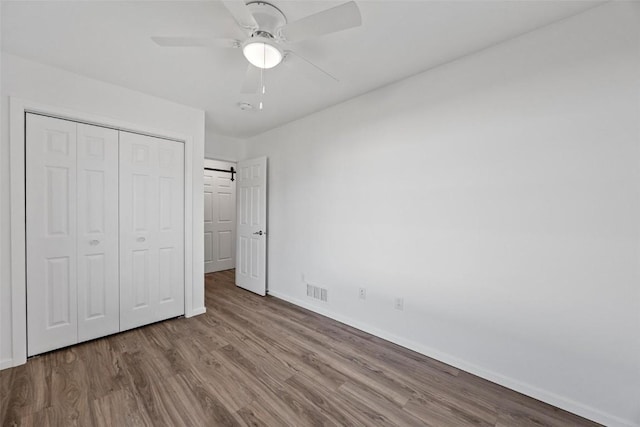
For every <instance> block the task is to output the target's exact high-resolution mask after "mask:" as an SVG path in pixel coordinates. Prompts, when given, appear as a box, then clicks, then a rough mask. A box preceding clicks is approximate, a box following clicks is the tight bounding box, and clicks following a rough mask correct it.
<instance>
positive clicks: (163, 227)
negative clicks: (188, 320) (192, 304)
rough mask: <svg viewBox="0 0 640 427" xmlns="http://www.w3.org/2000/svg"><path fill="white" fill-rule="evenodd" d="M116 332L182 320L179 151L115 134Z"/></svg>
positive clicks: (162, 142) (181, 165)
mask: <svg viewBox="0 0 640 427" xmlns="http://www.w3.org/2000/svg"><path fill="white" fill-rule="evenodd" d="M120 218H121V220H120V221H121V222H120V269H121V270H120V328H121V330H126V329H131V328H134V327H137V326H141V325H144V324H148V323H152V322H156V321H158V320H162V319H166V318H170V317H175V316H179V315H181V314H184V243H183V242H184V146H183V144H181V143H178V142H172V141H166V140H163V139H160V138H153V137H149V136H143V135H137V134H131V133H127V132H121V133H120Z"/></svg>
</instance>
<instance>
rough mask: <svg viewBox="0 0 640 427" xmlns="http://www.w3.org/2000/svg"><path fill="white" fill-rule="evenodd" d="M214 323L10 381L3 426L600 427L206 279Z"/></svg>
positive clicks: (220, 276) (0, 399)
mask: <svg viewBox="0 0 640 427" xmlns="http://www.w3.org/2000/svg"><path fill="white" fill-rule="evenodd" d="M206 305H207V313H206V314H205V315H201V316H197V317H194V318H191V319H173V320H169V321H165V322H161V323H157V324H154V325H150V326H147V327H143V328H139V329H136V330H133V331H129V332H125V333H122V334H118V335H113V336H111V337H107V338H103V339H99V340H95V341H91V342H89V343H85V344H80V345H77V346H74V347H69V348H66V349H62V350H59V351H55V352H51V353H48V354H45V355H43V356H40V357H36V358H33V359H31V360H29V361H28V362H27V364H26V365H24V366H20V367H17V368H13V369H8V370H4V371H0V392H1V395H0V403H1V407H0V424H1V425H2V426H12V425H32V426H70V425H82V426H94V425H95V426H137V425H147V426H162V425H170V426H182V425H185V426H215V425H270V426H285V425H291V426H306V425H339V426H346V425H401V426H417V425H431V426H463V425H481V426H501V427H504V426H535V427H540V426H554V427H555V426H594V425H596V424H594V423H591V422H589V421H587V420H584V419H582V418H580V417H578V416H575V415H572V414H570V413H567V412H565V411H562V410H559V409H557V408H554V407H552V406H549V405H546V404H544V403H541V402H539V401H536V400H534V399H531V398H528V397H525V396H523V395H521V394H518V393H515V392H513V391H510V390H508V389H505V388H503V387H500V386H498V385H496V384H493V383H490V382H488V381H485V380H482V379H480V378H478V377H475V376H473V375H470V374H468V373H466V372H463V371H459V370H458V369H456V368H453V367H451V366H448V365H445V364H443V363H440V362H438V361H435V360H433V359H430V358H428V357H425V356H422V355H419V354H417V353H414V352H412V351H410V350H406V349H404V348H402V347H399V346H396V345H394V344H391V343H389V342H387V341H384V340H382V339H379V338H376V337H373V336H371V335H369V334H366V333H364V332H361V331H358V330H356V329H353V328H350V327H348V326H345V325H343V324H341V323H338V322H335V321H333V320H330V319H327V318H325V317H322V316H319V315H317V314H314V313H312V312H309V311H307V310H304V309H301V308H298V307H296V306H293V305H291V304H288V303H286V302H283V301H281V300H278V299H276V298H272V297H266V298H261V297H258V296H256V295H253V294H251V293H249V292H246V291H243V290H240V289H238V288H236V287H235V286H234V285H233V271H232V270H230V271H226V272H220V273H214V274H210V275H207V278H206Z"/></svg>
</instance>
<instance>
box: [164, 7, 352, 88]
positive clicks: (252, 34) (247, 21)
mask: <svg viewBox="0 0 640 427" xmlns="http://www.w3.org/2000/svg"><path fill="white" fill-rule="evenodd" d="M222 3H223V4H224V6H225V7H226V8H227V10H229V12H230V13H231V15H232V16H233V18H234V19H235V21H236V22H237V24H238V26H240V28H242V29H243V30H244V32H245V33H246V34H247V38H246V39H244V40H237V39H228V38H208V37H162V36H154V37H151V39H152V40H153V41H154V42H155V43H156V44H158V45H160V46H163V47H219V48H236V49H239V48H241V49H242V53H243V54H244V57H245V58H246V59H247V61H249V66H248V68H247V72H246V75H245V80H244V83H243V85H242V93H245V94H252V93H257V92H258V89H260V87H261V86H262V90H263V91H264V86H263V85H262V81H261V79H262V71H263V70H265V69H270V68H273V67H275V66H277V65H278V64H280V63H281V62H282V61H283V60H284V59H285V58H287V57H288V56H289V55H293V56H295V57H297V58H300V59H301V60H303V61H305V62H306V63H308V64H309V65H311V66H313V67H314V68H316V69H317V70H319V71H321V72H322V73H324V74H325V75H327V76H329V77H330V78H332V79H333V80H335V81H338V79H336V78H335V77H334V76H332V75H331V74H330V73H328V72H327V71H325V70H323V69H322V68H320V67H319V66H317V65H315V64H313V63H312V62H310V61H309V60H307V59H306V58H304V57H303V56H301V55H299V54H297V53H296V52H294V51H292V50H290V49H286V48H285V46H286V45H287V43H290V42H297V41H301V40H305V39H309V38H312V37H318V36H323V35H326V34H330V33H334V32H337V31H342V30H346V29H349V28H354V27H357V26H360V25H361V23H362V19H361V16H360V9H359V8H358V5H357V4H356V3H355V2H354V1H349V2H347V3H343V4H341V5H339V6H335V7H333V8H330V9H326V10H323V11H321V12H318V13H315V14H313V15H309V16H307V17H304V18H302V19H299V20H297V21H294V22H288V21H287V18H286V16H285V15H284V13H282V12H281V11H280V9H278V8H277V7H275V6H274V5H272V4H270V3H267V2H264V1H261V0H258V1H250V2H249V3H245V2H244V1H243V0H225V1H222Z"/></svg>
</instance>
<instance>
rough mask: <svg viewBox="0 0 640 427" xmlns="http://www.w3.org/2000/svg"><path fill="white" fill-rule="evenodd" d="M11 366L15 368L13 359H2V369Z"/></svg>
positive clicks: (0, 367) (0, 364)
mask: <svg viewBox="0 0 640 427" xmlns="http://www.w3.org/2000/svg"><path fill="white" fill-rule="evenodd" d="M9 368H13V359H4V360H0V371H2V370H3V369H9Z"/></svg>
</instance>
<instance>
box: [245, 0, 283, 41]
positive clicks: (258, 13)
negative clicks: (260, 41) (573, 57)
mask: <svg viewBox="0 0 640 427" xmlns="http://www.w3.org/2000/svg"><path fill="white" fill-rule="evenodd" d="M247 7H248V8H249V10H250V11H251V14H252V15H253V17H254V18H255V20H256V22H257V23H258V29H257V30H256V31H255V32H254V33H253V35H259V36H262V37H264V36H265V34H264V33H268V34H269V36H271V37H270V38H274V37H275V36H276V32H277V30H278V29H279V28H281V27H283V26H284V25H285V24H286V23H287V18H286V17H285V16H284V14H283V13H282V12H281V11H280V9H278V8H277V7H275V6H274V5H272V4H270V3H266V2H263V1H256V2H252V3H247ZM258 33H261V34H258ZM253 35H252V37H253Z"/></svg>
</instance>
